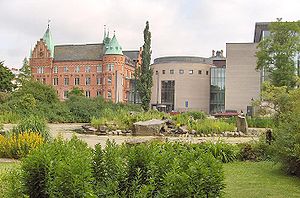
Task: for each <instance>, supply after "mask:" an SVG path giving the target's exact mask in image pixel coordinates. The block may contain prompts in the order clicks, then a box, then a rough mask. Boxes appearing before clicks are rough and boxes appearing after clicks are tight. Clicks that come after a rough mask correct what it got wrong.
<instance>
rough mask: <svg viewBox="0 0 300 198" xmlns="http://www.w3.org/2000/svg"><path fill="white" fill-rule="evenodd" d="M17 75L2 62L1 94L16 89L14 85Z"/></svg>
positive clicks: (0, 70)
mask: <svg viewBox="0 0 300 198" xmlns="http://www.w3.org/2000/svg"><path fill="white" fill-rule="evenodd" d="M14 77H15V75H14V74H13V73H12V72H11V71H10V70H9V69H8V68H7V67H5V66H4V62H3V61H2V62H1V61H0V92H10V91H12V90H13V89H14V88H15V85H14V84H13V83H12V80H13V79H14Z"/></svg>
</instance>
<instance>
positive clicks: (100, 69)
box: [97, 65, 102, 73]
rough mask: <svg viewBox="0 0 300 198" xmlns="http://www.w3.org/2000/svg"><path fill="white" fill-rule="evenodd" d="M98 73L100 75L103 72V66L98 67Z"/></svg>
mask: <svg viewBox="0 0 300 198" xmlns="http://www.w3.org/2000/svg"><path fill="white" fill-rule="evenodd" d="M97 72H98V73H100V72H102V65H98V66H97Z"/></svg>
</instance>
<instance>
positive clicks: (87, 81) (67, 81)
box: [53, 76, 123, 86]
mask: <svg viewBox="0 0 300 198" xmlns="http://www.w3.org/2000/svg"><path fill="white" fill-rule="evenodd" d="M102 81H105V79H102V78H97V85H101V84H102ZM111 82H112V77H111V76H108V77H107V84H109V85H111ZM53 85H58V78H53ZM64 85H65V86H68V85H70V79H69V78H64ZM74 85H80V78H74ZM85 85H91V77H86V78H85ZM122 85H123V82H122Z"/></svg>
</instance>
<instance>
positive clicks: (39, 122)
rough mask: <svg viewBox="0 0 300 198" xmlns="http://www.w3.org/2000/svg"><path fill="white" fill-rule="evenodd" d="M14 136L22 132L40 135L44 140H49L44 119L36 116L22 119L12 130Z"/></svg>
mask: <svg viewBox="0 0 300 198" xmlns="http://www.w3.org/2000/svg"><path fill="white" fill-rule="evenodd" d="M12 131H13V132H14V133H15V134H19V133H22V132H27V131H30V132H35V133H38V134H40V135H41V136H42V137H43V138H44V140H49V139H50V132H49V129H48V127H47V123H46V121H45V120H44V119H42V118H40V117H36V116H29V117H28V118H23V119H21V120H20V122H19V123H18V124H17V126H16V127H14V128H13V130H12Z"/></svg>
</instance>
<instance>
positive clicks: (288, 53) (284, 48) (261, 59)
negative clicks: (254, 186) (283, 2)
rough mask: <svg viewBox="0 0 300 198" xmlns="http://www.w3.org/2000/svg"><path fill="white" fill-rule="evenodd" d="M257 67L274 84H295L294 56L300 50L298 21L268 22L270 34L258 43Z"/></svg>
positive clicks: (288, 85)
mask: <svg viewBox="0 0 300 198" xmlns="http://www.w3.org/2000/svg"><path fill="white" fill-rule="evenodd" d="M258 48H259V51H258V52H257V53H256V57H257V58H258V59H257V69H261V70H262V69H264V70H265V71H266V72H267V74H268V75H269V78H270V81H271V83H272V84H273V85H275V86H278V87H279V86H287V87H288V88H289V89H292V88H294V87H295V85H296V81H297V75H296V67H295V61H294V59H295V56H296V55H297V54H298V53H299V52H300V21H297V22H282V21H281V19H279V20H278V21H277V22H272V23H271V24H270V35H269V36H268V37H267V38H265V39H264V40H262V41H261V42H260V43H259V44H258Z"/></svg>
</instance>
